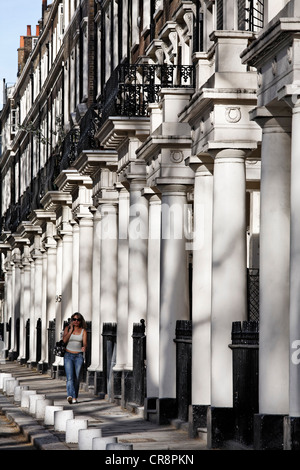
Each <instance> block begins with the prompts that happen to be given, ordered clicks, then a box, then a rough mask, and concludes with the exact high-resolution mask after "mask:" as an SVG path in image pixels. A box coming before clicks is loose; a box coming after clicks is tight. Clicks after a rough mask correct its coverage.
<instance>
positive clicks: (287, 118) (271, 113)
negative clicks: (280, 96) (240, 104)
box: [250, 105, 291, 132]
mask: <svg viewBox="0 0 300 470" xmlns="http://www.w3.org/2000/svg"><path fill="white" fill-rule="evenodd" d="M250 120H252V121H255V122H256V123H257V124H258V125H259V126H260V127H261V128H262V129H263V131H266V130H267V129H272V130H273V132H274V129H276V128H277V129H278V130H280V131H281V132H290V131H291V111H290V109H289V108H288V107H287V106H282V105H281V106H280V105H279V106H278V107H274V108H271V107H270V108H267V107H265V106H260V107H257V108H254V109H253V110H252V111H251V112H250Z"/></svg>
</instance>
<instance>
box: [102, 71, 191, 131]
mask: <svg viewBox="0 0 300 470" xmlns="http://www.w3.org/2000/svg"><path fill="white" fill-rule="evenodd" d="M194 84H195V71H194V66H193V65H169V64H162V65H157V64H134V65H124V64H122V65H120V66H119V67H117V68H116V70H115V71H114V73H113V74H112V76H111V77H110V79H109V80H108V81H107V83H106V84H105V90H104V93H103V97H102V102H101V123H103V122H104V121H105V119H107V117H108V116H127V117H130V116H147V115H148V105H149V104H150V103H157V102H159V100H160V91H161V89H162V88H193V87H194Z"/></svg>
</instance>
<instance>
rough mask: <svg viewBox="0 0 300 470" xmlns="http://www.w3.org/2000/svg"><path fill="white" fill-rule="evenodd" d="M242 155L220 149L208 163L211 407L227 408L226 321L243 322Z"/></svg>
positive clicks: (228, 356) (229, 361)
mask: <svg viewBox="0 0 300 470" xmlns="http://www.w3.org/2000/svg"><path fill="white" fill-rule="evenodd" d="M245 214H246V177H245V154H244V152H243V151H241V150H233V149H226V150H221V151H220V152H219V153H217V155H216V157H215V161H214V188H213V224H212V226H213V233H212V314H211V315H212V318H211V321H212V323H211V351H212V353H211V354H212V356H211V367H212V371H211V378H212V382H211V405H212V406H213V407H219V408H222V407H232V399H233V396H232V351H231V350H230V349H229V347H228V345H229V344H230V341H231V329H232V322H234V321H243V320H246V319H247V270H246V216H245Z"/></svg>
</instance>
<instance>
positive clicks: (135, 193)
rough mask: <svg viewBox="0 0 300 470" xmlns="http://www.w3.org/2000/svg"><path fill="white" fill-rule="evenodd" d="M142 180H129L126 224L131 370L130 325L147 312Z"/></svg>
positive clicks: (145, 207)
mask: <svg viewBox="0 0 300 470" xmlns="http://www.w3.org/2000/svg"><path fill="white" fill-rule="evenodd" d="M144 186H145V181H144V180H143V179H141V180H139V179H133V180H132V181H131V182H130V206H129V227H128V235H129V238H128V248H129V260H128V269H129V271H128V288H129V292H128V331H127V341H128V351H127V353H128V354H127V365H126V369H128V370H130V369H132V345H133V342H132V328H133V324H134V323H139V322H140V320H141V319H144V320H145V319H146V315H147V248H148V247H147V245H148V201H147V199H146V198H145V197H144V196H142V195H141V191H142V189H143V188H144Z"/></svg>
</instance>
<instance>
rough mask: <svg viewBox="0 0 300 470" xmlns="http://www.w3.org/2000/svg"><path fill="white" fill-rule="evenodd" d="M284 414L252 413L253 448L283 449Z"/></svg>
mask: <svg viewBox="0 0 300 470" xmlns="http://www.w3.org/2000/svg"><path fill="white" fill-rule="evenodd" d="M284 417H285V416H284V415H264V414H256V415H254V450H283V420H284Z"/></svg>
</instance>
